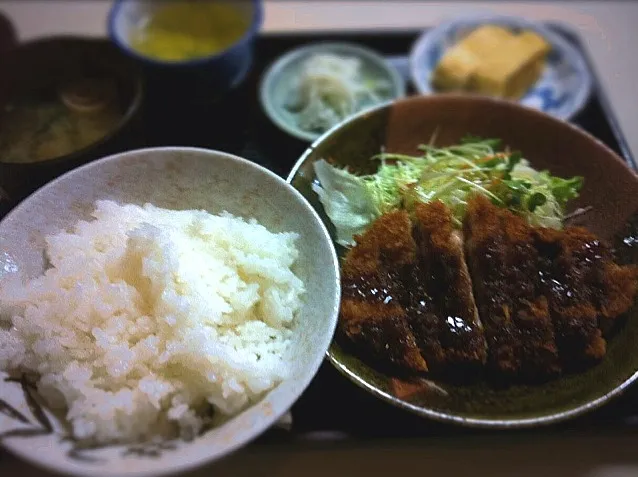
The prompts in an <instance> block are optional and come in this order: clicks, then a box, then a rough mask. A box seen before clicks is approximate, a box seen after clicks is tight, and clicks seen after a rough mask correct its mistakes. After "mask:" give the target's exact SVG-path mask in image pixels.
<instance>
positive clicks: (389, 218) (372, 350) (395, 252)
mask: <svg viewBox="0 0 638 477" xmlns="http://www.w3.org/2000/svg"><path fill="white" fill-rule="evenodd" d="M355 240H356V242H357V244H356V246H355V247H353V248H352V249H351V250H350V251H349V252H348V254H347V255H346V257H345V260H344V262H343V265H342V270H341V272H342V299H341V310H340V319H339V326H340V329H341V330H342V332H343V333H344V334H345V335H346V336H347V337H348V338H349V339H350V340H351V341H352V342H353V343H354V344H355V345H356V346H358V347H359V348H360V349H361V350H362V351H363V352H365V353H369V354H370V355H371V356H372V357H374V358H375V359H376V360H378V361H380V362H386V363H387V362H389V363H391V364H392V365H395V366H399V367H403V368H408V369H410V370H413V371H427V369H428V368H427V364H426V362H425V360H424V359H423V357H422V356H421V353H420V352H419V348H418V347H417V345H416V342H415V338H414V334H413V333H412V331H411V329H410V327H409V325H408V323H407V321H406V318H407V316H406V312H405V309H404V308H403V306H401V303H400V301H399V294H400V293H401V291H402V286H401V284H400V283H399V282H398V279H397V277H398V275H399V274H401V273H402V272H403V269H404V268H405V267H409V266H410V264H412V263H413V262H414V261H415V258H416V244H415V243H414V240H413V239H412V225H411V223H410V219H409V217H408V214H407V213H406V212H404V211H396V212H391V213H388V214H385V215H383V216H382V217H380V218H379V219H378V220H376V221H375V223H374V224H373V225H372V226H371V227H370V229H369V230H368V231H367V232H366V233H365V234H363V235H361V236H358V237H355Z"/></svg>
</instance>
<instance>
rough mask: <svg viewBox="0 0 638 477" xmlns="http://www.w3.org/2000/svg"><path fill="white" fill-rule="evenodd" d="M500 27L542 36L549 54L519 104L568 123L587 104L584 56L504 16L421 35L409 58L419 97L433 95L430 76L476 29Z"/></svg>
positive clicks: (543, 32) (550, 33)
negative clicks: (460, 41)
mask: <svg viewBox="0 0 638 477" xmlns="http://www.w3.org/2000/svg"><path fill="white" fill-rule="evenodd" d="M484 24H493V25H502V26H505V27H508V28H509V29H511V30H512V31H520V30H524V29H526V30H533V31H535V32H536V33H538V34H540V35H541V36H543V37H544V38H545V39H546V40H547V41H548V42H549V43H550V44H551V45H552V51H551V52H550V53H549V55H548V57H547V64H546V67H545V70H544V71H543V74H542V76H541V78H540V79H539V80H538V81H537V82H536V84H535V85H534V86H533V87H532V88H531V89H530V90H529V91H528V92H527V94H526V95H525V96H524V97H523V98H521V99H520V103H521V104H523V105H525V106H528V107H532V108H535V109H539V110H541V111H544V112H546V113H548V114H551V115H552V116H555V117H557V118H559V119H565V120H567V119H571V118H572V117H573V116H575V115H576V114H577V113H578V112H579V111H580V110H581V109H582V108H583V107H584V106H585V104H586V103H587V100H588V98H589V95H590V93H591V89H592V77H591V73H590V71H589V67H588V66H587V63H586V61H585V59H584V58H583V56H582V55H581V54H580V52H578V51H577V50H576V48H575V47H574V46H572V44H571V43H569V42H568V41H567V40H566V39H564V38H563V37H562V36H560V35H559V34H557V33H554V32H553V31H552V30H550V29H549V28H547V27H545V26H543V25H540V24H538V23H535V22H531V21H528V20H524V19H520V18H515V17H507V16H473V17H468V18H463V19H459V20H454V21H451V22H448V23H444V24H441V25H440V26H438V27H437V28H434V29H432V30H430V31H428V32H426V33H424V34H423V35H422V36H421V37H420V38H419V39H418V40H417V41H416V43H415V44H414V47H413V48H412V52H411V54H410V70H411V75H412V81H413V83H414V85H415V88H416V90H417V91H418V93H420V94H433V93H434V92H435V91H434V89H433V88H432V85H431V83H430V77H431V75H432V72H433V71H434V69H435V68H436V65H437V64H438V62H439V60H440V59H441V57H442V56H443V54H444V53H445V51H446V50H447V49H448V48H450V47H451V46H452V45H454V44H455V43H457V42H458V41H459V40H460V39H461V38H463V37H464V36H465V35H467V34H468V33H469V32H470V31H472V30H474V29H475V28H477V27H479V26H481V25H484Z"/></svg>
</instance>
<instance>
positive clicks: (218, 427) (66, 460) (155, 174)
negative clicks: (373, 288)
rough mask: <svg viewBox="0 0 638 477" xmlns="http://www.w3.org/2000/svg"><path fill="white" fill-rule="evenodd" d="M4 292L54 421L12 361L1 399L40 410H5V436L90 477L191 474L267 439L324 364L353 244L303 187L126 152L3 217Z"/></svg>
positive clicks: (249, 171) (185, 153) (40, 458)
mask: <svg viewBox="0 0 638 477" xmlns="http://www.w3.org/2000/svg"><path fill="white" fill-rule="evenodd" d="M147 203H148V204H154V206H155V207H152V206H145V204H147ZM123 204H131V205H130V206H127V207H126V213H125V217H126V219H125V220H124V219H122V215H121V214H119V213H117V214H116V213H114V212H115V211H116V210H119V208H120V207H121V206H122V205H123ZM96 205H97V208H96ZM157 208H163V209H170V210H171V211H173V212H164V211H161V210H158V209H157ZM204 210H205V211H206V212H207V214H206V213H204V212H202V211H204ZM93 212H95V215H96V216H97V217H98V218H99V220H98V219H96V217H94V216H93ZM210 214H214V216H212V215H210ZM231 214H232V215H231ZM149 216H152V218H149ZM144 217H146V218H144ZM239 217H243V218H244V219H243V220H239ZM253 217H254V218H255V219H256V220H257V221H258V224H261V225H263V227H265V229H264V228H262V227H261V226H260V225H258V224H256V223H250V218H253ZM143 218H144V220H142V219H143ZM78 222H80V224H79V225H78V228H77V230H76V229H74V227H75V226H76V225H77V224H78ZM213 222H215V224H216V226H217V225H219V226H222V227H223V233H216V234H214V235H215V237H214V238H211V237H210V236H209V235H211V234H209V232H210V226H211V224H212V223H213ZM158 225H160V226H158ZM266 229H267V230H266ZM60 231H65V232H64V233H62V234H59V232H60ZM207 234H208V235H207ZM204 236H206V241H204V240H203V239H202V238H203V237H204ZM257 236H259V238H256V237H257ZM193 238H197V240H194V241H193V240H191V239H193ZM199 239H202V240H199ZM213 243H215V244H216V245H213ZM71 244H72V245H73V249H70V246H71ZM204 244H206V245H204ZM198 247H199V249H197V248H198ZM47 249H48V252H46V251H47ZM195 249H197V250H195ZM202 254H204V255H206V257H207V260H194V259H193V257H195V256H197V257H201V256H202ZM220 254H221V255H220ZM215 260H217V262H216V264H217V265H219V266H214V267H213V266H212V265H210V264H211V263H213V262H214V261H215ZM226 260H228V262H227V261H226ZM49 262H50V263H49ZM51 265H54V268H51ZM207 265H210V266H207ZM176 270H177V271H176ZM193 277H197V280H193ZM185 283H188V285H185ZM25 284H26V286H25ZM54 288H55V289H57V290H58V293H54V292H53V290H54ZM60 289H62V290H63V291H62V296H60V294H59V291H60ZM0 290H1V291H0V293H1V294H2V297H0V308H1V309H2V321H3V325H2V331H1V332H0V333H1V334H2V337H1V338H0V343H2V344H1V345H0V365H1V366H2V367H6V368H9V369H11V370H32V371H35V373H33V377H34V378H35V380H36V382H37V383H38V393H37V395H36V398H37V399H38V400H39V402H41V403H42V404H43V405H44V413H45V415H46V416H47V417H48V419H49V421H50V423H51V427H52V430H49V429H48V428H47V427H48V426H46V425H45V424H43V421H42V419H41V416H38V415H37V413H34V412H32V407H31V406H30V405H29V402H28V401H29V400H28V399H27V397H26V395H25V392H24V389H22V387H21V385H20V383H15V382H5V381H4V378H6V377H7V376H8V375H7V373H6V372H3V371H1V370H0V401H1V402H0V407H2V403H6V404H8V405H9V406H11V407H12V409H14V410H16V411H17V412H18V413H20V414H21V415H22V416H23V417H25V418H26V419H25V420H26V421H27V422H23V420H21V419H19V418H16V416H12V415H11V413H7V412H2V409H0V434H2V433H7V432H8V433H10V434H14V433H17V434H19V435H20V436H22V437H6V438H4V439H2V440H1V441H0V443H1V444H2V445H3V446H5V447H6V448H7V449H8V450H10V451H11V452H13V453H15V454H16V455H18V456H20V457H22V458H24V459H26V460H28V461H30V462H32V463H33V464H36V465H38V466H41V467H45V468H49V469H52V470H54V471H57V472H62V473H65V474H71V475H83V476H89V475H91V476H93V475H97V474H99V475H105V476H106V475H109V476H116V475H117V476H124V475H135V476H141V475H145V476H150V475H154V476H155V475H164V474H172V473H178V472H183V471H185V470H188V469H192V468H194V467H198V466H201V465H203V464H205V463H207V462H211V461H213V460H216V459H218V458H220V457H222V456H225V455H227V454H228V453H229V452H232V451H233V450H235V449H237V448H239V447H241V446H242V445H244V444H246V443H247V442H249V441H250V440H252V439H254V438H255V437H256V436H258V435H259V434H261V433H262V432H264V431H265V430H266V429H268V428H269V427H270V426H272V425H273V424H274V423H275V422H276V421H277V420H278V419H279V418H280V417H282V416H283V415H284V414H285V413H286V412H287V411H288V410H289V409H290V407H291V406H292V404H294V402H295V401H296V400H297V398H298V397H299V396H300V395H301V393H302V392H303V391H304V389H305V388H306V387H307V386H308V384H309V383H310V381H311V379H312V378H313V376H314V375H315V374H316V372H317V371H318V369H319V366H320V364H321V363H322V362H323V358H324V356H325V352H326V350H327V348H328V346H329V344H330V341H331V339H332V335H333V333H334V329H335V326H336V322H337V316H338V307H339V276H338V263H337V257H336V252H335V250H334V247H333V246H332V242H331V240H330V236H329V234H328V232H327V230H326V229H325V227H324V225H323V223H322V221H321V219H320V218H319V216H318V215H317V214H316V212H315V211H314V210H313V209H312V207H311V206H310V205H309V204H308V203H307V202H306V201H305V199H303V197H302V196H301V194H299V193H298V192H297V191H295V190H294V189H293V188H292V187H290V186H289V185H287V184H286V183H285V181H283V180H282V179H281V178H279V177H277V176H275V175H274V174H273V173H271V172H269V171H267V170H265V169H263V168H261V167H260V166H257V165H255V164H254V163H251V162H249V161H246V160H243V159H240V158H237V157H235V156H231V155H229V154H224V153H219V152H215V151H207V150H202V149H195V148H156V149H143V150H137V151H131V152H128V153H123V154H120V155H116V156H111V157H108V158H105V159H102V160H100V161H95V162H92V163H90V164H87V165H86V166H83V167H80V168H78V169H75V170H73V171H71V172H69V173H67V174H66V175H64V176H62V177H61V178H59V179H57V180H55V181H53V182H51V183H50V184H48V185H47V186H45V187H44V188H42V189H40V190H39V191H38V192H36V193H35V194H33V195H32V196H31V197H29V198H28V199H27V200H25V201H24V202H23V203H22V204H20V205H19V206H18V207H17V208H16V209H14V210H13V211H12V212H11V213H10V214H9V215H8V216H7V217H5V218H4V219H3V220H2V222H0ZM201 295H206V297H207V299H206V300H204V299H201V300H200V299H194V298H193V297H198V296H199V297H201ZM186 296H188V297H189V298H188V300H187V299H185V297H186ZM209 298H210V299H209ZM250 303H253V306H249V304H250ZM133 315H136V318H135V319H131V317H132V316H133ZM45 316H46V318H45ZM145 316H146V317H148V318H149V319H146V318H144V317H145ZM151 317H154V319H150V318H151ZM14 321H15V322H16V323H17V326H15V327H14V328H11V327H8V323H12V322H14ZM18 321H19V323H18ZM211 331H212V332H211ZM204 356H205V358H204ZM213 409H214V412H213V413H212V416H213V419H212V420H211V411H212V410H213ZM209 424H210V427H207V426H208V425H209ZM293 425H294V415H293ZM201 429H204V430H205V432H204V433H203V434H201V435H199V436H198V437H196V438H195V439H194V440H184V439H182V438H186V439H190V438H191V437H193V436H195V435H196V434H198V432H199V431H200V430H201ZM206 429H208V430H206ZM69 435H73V436H74V437H75V442H73V441H69V440H68V439H67V438H68V437H69ZM158 435H159V436H161V437H160V438H155V439H152V441H151V442H150V443H148V442H147V443H146V444H144V445H143V446H142V448H141V451H140V447H139V446H137V447H136V448H135V449H133V448H132V447H131V445H130V444H128V443H129V442H132V441H135V442H138V441H140V440H144V441H146V440H148V438H152V436H158ZM173 437H174V438H173ZM107 441H108V442H111V443H112V444H109V445H106V446H99V447H98V448H95V449H93V448H89V449H84V448H83V446H84V445H86V444H88V445H90V446H92V445H93V444H96V443H103V442H107ZM80 447H82V448H83V450H79V451H78V449H79V448H80ZM132 449H133V450H134V452H131V450H132Z"/></svg>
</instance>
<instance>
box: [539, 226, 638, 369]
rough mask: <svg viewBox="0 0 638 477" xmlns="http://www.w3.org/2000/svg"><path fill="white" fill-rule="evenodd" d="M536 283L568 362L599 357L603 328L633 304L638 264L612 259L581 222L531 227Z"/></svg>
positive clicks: (573, 364)
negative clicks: (559, 227) (537, 256)
mask: <svg viewBox="0 0 638 477" xmlns="http://www.w3.org/2000/svg"><path fill="white" fill-rule="evenodd" d="M535 236H536V242H537V244H536V246H537V248H538V250H539V251H540V256H541V260H540V267H539V274H540V276H541V286H542V289H543V292H544V293H545V295H546V296H547V299H548V301H549V304H550V309H551V312H552V318H553V321H554V327H555V330H556V338H557V343H558V346H559V349H560V352H561V356H562V358H563V361H564V362H565V364H566V366H567V367H568V368H572V367H580V366H582V365H583V364H587V363H588V362H591V361H596V360H599V359H601V358H602V357H603V356H604V355H605V352H606V342H605V339H604V338H603V331H605V330H608V329H610V328H611V326H612V325H613V323H614V320H615V319H616V318H617V317H618V316H620V315H622V314H623V313H625V312H626V311H627V310H628V309H629V308H630V307H631V305H632V304H633V301H634V296H635V294H636V279H637V277H638V274H637V269H636V267H633V266H619V265H617V264H615V263H614V262H613V256H612V252H611V249H610V247H609V245H608V244H607V243H605V242H604V241H602V240H600V239H599V238H598V237H596V236H595V235H593V234H592V233H590V232H589V231H587V230H586V229H584V228H581V227H568V228H566V229H565V230H564V231H557V230H552V229H543V228H539V229H536V230H535Z"/></svg>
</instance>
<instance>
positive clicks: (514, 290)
mask: <svg viewBox="0 0 638 477" xmlns="http://www.w3.org/2000/svg"><path fill="white" fill-rule="evenodd" d="M464 232H465V248H466V253H467V257H468V262H469V265H470V273H471V276H472V282H473V285H474V293H475V299H476V303H477V306H478V310H479V314H480V317H481V320H482V322H483V326H484V328H485V335H486V339H487V344H488V362H489V363H490V365H491V366H492V367H493V368H495V369H496V370H498V371H499V372H502V373H504V374H506V375H514V374H519V375H523V376H528V377H535V378H537V377H546V376H551V375H554V374H556V373H558V372H559V371H560V362H559V356H558V348H557V345H556V340H555V336H554V327H553V323H552V320H551V316H550V312H549V308H548V303H547V299H546V298H545V297H544V296H543V295H542V293H541V292H540V288H539V281H540V279H539V275H538V253H537V251H536V249H535V247H534V236H533V230H532V227H530V226H529V225H528V224H527V222H526V221H525V220H524V219H522V218H521V217H519V216H517V215H515V214H513V213H512V212H510V211H508V210H507V209H503V208H500V207H497V206H496V205H494V204H492V202H491V201H490V200H489V199H487V198H486V197H484V196H480V195H477V196H474V197H472V198H471V200H470V202H469V204H468V209H467V213H466V217H465V221H464Z"/></svg>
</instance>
